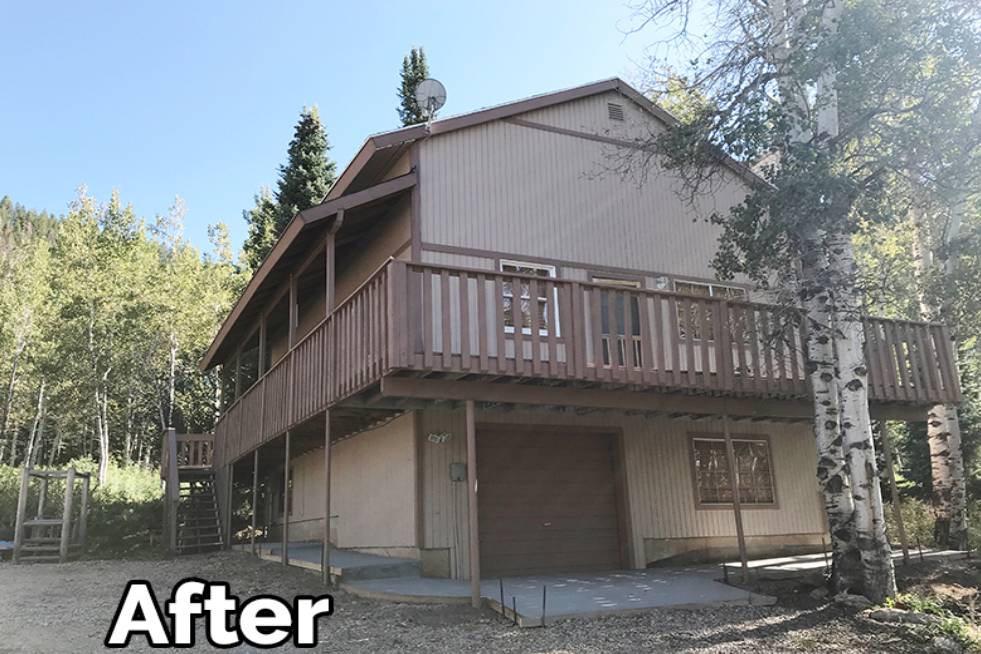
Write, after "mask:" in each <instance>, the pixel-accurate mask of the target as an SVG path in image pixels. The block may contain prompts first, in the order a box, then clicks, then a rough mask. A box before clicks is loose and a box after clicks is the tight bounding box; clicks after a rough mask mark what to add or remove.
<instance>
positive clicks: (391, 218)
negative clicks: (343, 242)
mask: <svg viewBox="0 0 981 654" xmlns="http://www.w3.org/2000/svg"><path fill="white" fill-rule="evenodd" d="M411 214H412V203H411V202H410V200H409V198H408V197H406V198H404V199H403V200H402V201H401V202H399V203H398V204H397V205H396V206H395V208H394V209H393V210H392V211H391V212H390V213H389V214H388V215H387V216H386V217H385V218H384V219H383V220H381V221H379V223H378V224H377V225H376V226H375V227H374V228H373V229H372V231H371V232H370V234H369V236H368V239H367V242H366V243H359V244H357V245H356V247H357V248H358V252H357V254H356V256H352V257H350V258H348V257H347V256H345V254H347V253H340V252H339V253H338V256H339V257H344V261H345V263H344V265H343V267H342V268H341V270H339V271H338V274H337V280H336V282H335V291H334V295H335V297H336V298H337V301H338V302H342V301H344V299H345V298H347V296H348V295H350V294H351V293H353V292H354V291H355V290H357V288H358V286H360V285H361V283H362V282H364V281H365V280H366V279H367V278H368V276H369V275H371V274H372V273H373V272H375V270H377V269H378V267H379V266H381V265H382V264H383V263H384V262H385V260H386V259H388V258H389V257H391V256H395V255H397V254H398V253H399V252H401V251H402V249H403V246H405V244H406V243H407V242H408V241H409V239H410V238H411V229H412V228H411V221H410V219H411Z"/></svg>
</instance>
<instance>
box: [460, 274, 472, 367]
mask: <svg viewBox="0 0 981 654" xmlns="http://www.w3.org/2000/svg"><path fill="white" fill-rule="evenodd" d="M459 280H460V367H461V368H463V369H464V370H470V277H468V276H467V273H465V272H461V273H460V277H459Z"/></svg>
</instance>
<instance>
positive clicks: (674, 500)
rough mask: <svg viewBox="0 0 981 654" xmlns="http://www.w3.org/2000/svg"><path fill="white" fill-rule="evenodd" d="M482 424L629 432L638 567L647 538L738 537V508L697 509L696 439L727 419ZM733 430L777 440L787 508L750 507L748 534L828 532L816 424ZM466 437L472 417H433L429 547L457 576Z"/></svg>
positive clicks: (544, 418)
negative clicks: (435, 436)
mask: <svg viewBox="0 0 981 654" xmlns="http://www.w3.org/2000/svg"><path fill="white" fill-rule="evenodd" d="M478 422H479V423H512V424H549V425H556V424H558V425H563V424H565V425H575V426H580V427H581V426H590V425H592V426H596V427H598V428H607V429H609V428H615V429H619V430H622V433H623V449H624V451H623V459H624V461H625V470H624V472H625V477H626V484H627V504H628V505H629V518H630V523H631V525H632V529H631V532H632V534H631V535H632V538H631V542H630V547H631V552H632V557H633V566H634V567H637V568H640V567H644V565H646V563H647V561H646V560H645V557H644V551H645V550H644V541H645V539H683V538H694V537H734V536H735V523H734V520H733V516H732V512H731V511H730V510H723V509H696V508H695V496H694V486H693V482H692V466H691V461H690V453H689V446H688V439H689V437H690V435H691V434H693V433H706V432H715V431H719V430H721V424H719V423H718V422H717V421H698V422H692V421H689V420H668V419H645V418H639V417H628V416H616V415H607V416H597V417H581V416H580V417H576V416H574V415H572V416H569V415H564V414H550V413H542V412H528V411H512V412H486V413H482V414H480V415H479V417H478ZM434 432H436V433H438V432H446V433H448V434H449V435H450V438H449V439H448V440H447V441H446V442H443V443H433V442H430V441H429V440H428V439H427V438H426V436H427V435H428V434H429V433H434ZM732 432H733V433H734V434H753V435H763V436H768V437H769V439H770V443H771V452H772V454H771V456H772V459H773V470H774V475H775V480H776V493H777V500H778V505H777V506H776V507H773V508H758V509H757V508H753V509H749V508H747V510H746V511H744V520H743V521H744V525H745V530H746V535H747V537H755V536H781V535H787V536H790V535H799V534H811V535H816V534H820V533H821V532H822V530H823V523H822V515H821V509H820V505H819V502H818V488H817V482H816V479H815V467H814V466H815V464H814V461H815V453H814V446H813V438H812V437H811V435H810V432H809V429H808V427H807V426H806V425H787V424H771V423H763V422H760V423H738V422H737V423H733V424H732ZM465 434H466V432H465V425H464V421H463V413H462V411H446V410H427V411H425V412H423V415H422V420H421V438H422V453H421V454H422V456H421V462H422V479H423V484H422V491H421V492H422V496H423V546H424V547H429V548H449V550H450V570H451V572H452V574H453V575H454V576H456V577H465V576H466V574H467V573H466V571H467V569H468V559H467V546H466V543H467V500H466V493H467V489H466V484H465V483H462V482H452V481H450V477H449V466H450V463H452V462H461V461H466V442H465ZM775 541H776V542H779V541H780V539H779V538H777V539H775Z"/></svg>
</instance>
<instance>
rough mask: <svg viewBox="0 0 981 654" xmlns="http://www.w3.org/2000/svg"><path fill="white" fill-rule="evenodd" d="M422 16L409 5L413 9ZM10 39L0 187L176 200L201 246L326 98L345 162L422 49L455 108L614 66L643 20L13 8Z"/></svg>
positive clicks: (601, 9)
mask: <svg viewBox="0 0 981 654" xmlns="http://www.w3.org/2000/svg"><path fill="white" fill-rule="evenodd" d="M409 8H411V10H409ZM3 17H4V36H3V39H0V73H2V75H0V80H2V81H0V84H2V86H0V88H2V99H0V196H2V195H9V196H11V197H12V198H13V199H14V200H15V201H17V202H20V203H22V204H24V205H27V206H29V207H33V208H37V209H47V210H49V211H52V212H55V213H64V212H65V210H66V207H67V205H68V203H69V202H70V201H71V199H72V198H73V197H74V196H75V192H76V188H77V187H78V186H79V185H82V184H84V185H86V186H87V187H88V189H89V192H90V194H92V195H94V196H95V197H97V198H99V199H105V198H107V197H108V196H109V194H110V192H111V190H112V189H114V188H115V189H119V191H120V193H121V195H122V198H123V200H124V201H126V202H131V203H132V204H133V205H134V207H135V209H136V211H137V213H139V214H140V215H143V216H146V217H152V216H154V215H155V214H160V213H165V212H166V211H167V208H168V207H169V206H170V205H171V204H172V203H173V200H174V197H175V196H176V195H180V196H181V197H182V198H184V201H185V202H186V205H187V218H186V235H187V236H188V237H189V238H190V239H191V240H192V241H193V242H194V243H196V244H198V245H199V246H202V247H204V246H205V245H206V243H207V238H206V233H207V232H206V230H207V225H208V224H210V223H214V222H219V221H221V222H225V223H226V224H228V226H229V228H230V229H231V233H232V237H233V239H234V241H235V244H236V246H238V245H239V244H240V243H241V241H242V239H243V238H244V236H245V224H244V222H243V220H242V217H241V212H242V209H244V208H246V207H248V206H250V205H251V202H252V196H253V194H254V193H255V192H256V191H257V190H258V189H259V187H260V186H262V185H270V186H272V185H273V184H274V183H275V180H276V167H277V166H278V165H279V164H280V163H281V162H282V161H283V160H284V157H285V151H286V145H287V143H288V142H289V139H290V137H291V134H292V128H293V124H294V123H295V121H296V118H297V115H298V113H299V111H300V109H301V108H302V107H303V106H305V105H312V104H316V105H318V106H319V108H320V114H321V117H322V119H323V120H324V122H325V124H326V126H327V129H328V133H329V136H330V140H331V144H332V146H333V149H332V151H331V156H332V157H333V158H334V160H335V161H337V163H338V167H339V169H340V168H342V167H343V166H344V165H345V164H346V163H347V161H348V160H349V159H350V157H351V156H352V155H353V154H354V153H355V151H356V150H357V148H358V147H359V146H360V144H361V143H362V141H363V140H364V137H365V136H367V135H368V134H370V133H373V132H378V131H382V130H385V129H389V128H392V127H396V126H397V124H398V120H397V116H396V113H395V107H396V104H397V100H396V97H395V89H396V85H397V83H398V70H399V66H400V63H401V59H402V56H403V55H404V54H405V53H406V52H407V51H408V50H409V48H410V47H412V46H413V45H422V46H424V47H425V49H426V53H427V55H428V57H429V61H430V71H431V73H432V75H433V76H434V77H437V78H438V79H440V80H441V81H442V82H443V83H444V84H445V85H446V87H447V90H448V101H447V105H446V107H445V108H444V109H443V113H444V114H454V113H460V112H464V111H470V110H473V109H477V108H479V107H483V106H487V105H491V104H497V103H500V102H504V101H508V100H513V99H518V98H521V97H524V96H528V95H533V94H536V93H541V92H544V91H549V90H555V89H560V88H564V87H568V86H574V85H577V84H581V83H584V82H589V81H593V80H597V79H602V78H606V77H610V76H613V75H619V76H621V77H624V78H625V79H627V80H628V81H630V80H634V79H638V78H639V76H640V66H641V64H643V63H644V61H645V59H646V56H645V51H646V46H647V44H648V43H649V42H650V40H651V39H652V38H653V36H652V34H651V32H650V31H649V30H648V31H646V32H644V33H642V34H640V35H632V36H627V37H625V36H624V34H623V32H622V29H624V28H625V27H627V25H628V24H629V20H630V17H631V10H630V9H629V8H628V7H627V6H626V5H625V4H624V3H622V2H618V1H616V0H614V1H612V2H599V1H592V2H552V3H544V2H534V1H532V0H525V1H523V2H521V1H510V0H509V1H501V2H418V1H417V2H411V3H410V2H400V3H380V2H367V1H365V2H344V3H340V2H329V3H328V2H266V3H258V2H234V3H232V2H227V3H226V2H199V3H185V2H168V3H145V2H97V3H87V2H70V3H68V2H64V3H29V2H10V3H7V4H6V6H5V7H4V10H3Z"/></svg>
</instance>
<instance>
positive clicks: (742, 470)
mask: <svg viewBox="0 0 981 654" xmlns="http://www.w3.org/2000/svg"><path fill="white" fill-rule="evenodd" d="M732 449H733V453H734V454H735V459H736V468H737V469H738V470H739V502H740V503H741V504H747V505H773V504H776V492H775V490H774V483H773V464H772V462H771V458H770V442H769V441H768V440H766V439H765V438H746V437H741V438H733V439H732ZM691 452H692V467H693V470H694V473H695V500H696V502H697V504H698V505H699V506H713V505H729V504H732V474H731V472H730V470H729V457H728V455H727V454H726V442H725V439H724V438H715V437H712V436H695V437H693V438H692V439H691Z"/></svg>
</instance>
